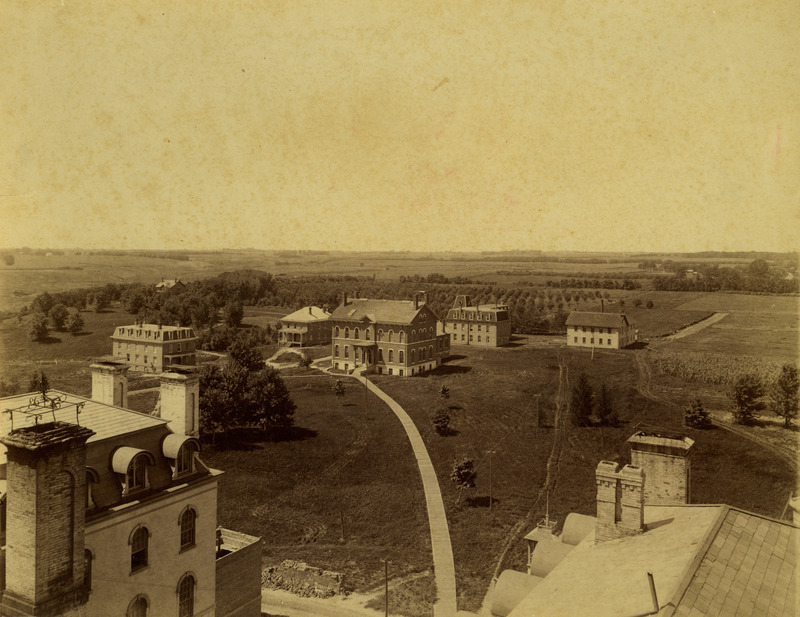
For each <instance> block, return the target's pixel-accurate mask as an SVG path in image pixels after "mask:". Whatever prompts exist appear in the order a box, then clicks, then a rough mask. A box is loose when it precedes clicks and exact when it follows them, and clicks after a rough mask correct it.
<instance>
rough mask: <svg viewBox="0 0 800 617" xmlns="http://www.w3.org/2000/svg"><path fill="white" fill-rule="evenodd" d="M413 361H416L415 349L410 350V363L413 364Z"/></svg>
mask: <svg viewBox="0 0 800 617" xmlns="http://www.w3.org/2000/svg"><path fill="white" fill-rule="evenodd" d="M415 361H416V352H415V350H413V349H412V350H411V364H414V362H415Z"/></svg>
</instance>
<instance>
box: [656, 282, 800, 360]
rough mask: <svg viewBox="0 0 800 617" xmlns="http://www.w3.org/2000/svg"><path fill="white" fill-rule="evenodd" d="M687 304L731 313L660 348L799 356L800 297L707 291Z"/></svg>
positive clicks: (692, 308)
mask: <svg viewBox="0 0 800 617" xmlns="http://www.w3.org/2000/svg"><path fill="white" fill-rule="evenodd" d="M662 293H667V292H662ZM684 307H685V308H687V309H688V310H690V311H695V310H698V309H699V310H701V311H704V310H712V311H718V312H724V313H728V315H727V316H726V317H725V318H723V319H722V320H721V321H718V322H717V323H715V324H713V325H711V326H709V327H708V328H705V329H704V330H702V331H700V332H698V333H695V334H693V335H691V336H690V337H687V338H684V339H678V340H674V341H669V342H663V343H658V345H657V348H658V349H664V350H669V351H674V352H707V353H721V354H726V355H731V356H754V357H758V358H766V359H769V360H774V361H781V362H791V361H795V360H797V358H798V343H800V328H799V327H798V326H799V325H800V315H798V304H797V298H791V297H776V296H744V295H733V294H703V295H702V296H701V297H699V298H697V299H695V300H692V301H690V302H687V303H685V304H683V305H681V306H680V307H678V310H680V311H681V312H683V309H684Z"/></svg>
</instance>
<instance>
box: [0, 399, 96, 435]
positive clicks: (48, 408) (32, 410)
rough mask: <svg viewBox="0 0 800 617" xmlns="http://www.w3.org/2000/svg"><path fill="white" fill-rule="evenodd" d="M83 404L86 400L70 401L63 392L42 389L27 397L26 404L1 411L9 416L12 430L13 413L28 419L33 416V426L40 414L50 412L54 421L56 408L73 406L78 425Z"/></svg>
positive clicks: (36, 423)
mask: <svg viewBox="0 0 800 617" xmlns="http://www.w3.org/2000/svg"><path fill="white" fill-rule="evenodd" d="M85 404H86V401H80V402H71V401H69V400H67V396H66V395H65V394H52V393H51V394H48V393H47V391H42V392H41V393H39V394H37V395H36V396H33V397H31V398H30V399H28V404H27V405H20V406H19V407H14V408H13V409H4V410H3V413H4V414H8V416H9V418H10V419H11V430H12V431H13V430H14V414H22V415H23V416H25V417H26V418H28V419H30V418H33V423H34V426H36V425H38V424H39V420H40V419H41V418H42V416H44V415H45V414H47V413H50V414H52V416H53V422H55V421H56V410H57V409H62V408H67V407H75V423H76V424H77V425H78V426H80V422H79V420H78V416H79V415H80V413H81V410H82V409H83V406H84V405H85Z"/></svg>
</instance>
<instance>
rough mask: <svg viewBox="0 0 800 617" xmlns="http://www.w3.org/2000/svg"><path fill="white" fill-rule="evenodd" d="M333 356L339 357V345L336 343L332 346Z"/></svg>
mask: <svg viewBox="0 0 800 617" xmlns="http://www.w3.org/2000/svg"><path fill="white" fill-rule="evenodd" d="M333 357H334V358H338V357H339V346H338V345H336V346H334V348H333Z"/></svg>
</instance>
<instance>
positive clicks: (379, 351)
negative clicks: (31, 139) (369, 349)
mask: <svg viewBox="0 0 800 617" xmlns="http://www.w3.org/2000/svg"><path fill="white" fill-rule="evenodd" d="M378 362H383V349H381V348H380V347H378Z"/></svg>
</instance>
